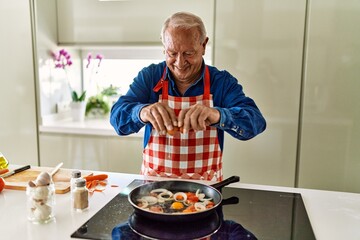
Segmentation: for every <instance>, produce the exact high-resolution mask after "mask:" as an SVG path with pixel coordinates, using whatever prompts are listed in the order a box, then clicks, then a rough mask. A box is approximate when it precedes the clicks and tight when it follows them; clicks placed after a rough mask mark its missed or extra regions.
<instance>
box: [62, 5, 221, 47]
mask: <svg viewBox="0 0 360 240" xmlns="http://www.w3.org/2000/svg"><path fill="white" fill-rule="evenodd" d="M57 9H58V33H59V36H58V42H59V43H60V44H89V43H90V44H91V43H96V44H98V43H104V44H119V43H120V44H128V43H130V44H135V43H136V44H139V43H140V44H144V43H145V44H160V43H161V42H160V31H161V27H162V24H163V22H164V20H165V19H166V18H167V17H168V16H170V15H171V14H173V13H175V12H178V11H190V12H193V13H195V14H198V15H199V16H201V17H202V18H203V20H204V22H205V25H206V28H207V30H208V34H209V36H213V34H212V29H213V12H214V0H205V1H204V0H185V1H184V0H152V1H147V0H136V1H98V0H60V1H59V0H58V1H57Z"/></svg>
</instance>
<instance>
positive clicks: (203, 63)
mask: <svg viewBox="0 0 360 240" xmlns="http://www.w3.org/2000/svg"><path fill="white" fill-rule="evenodd" d="M170 73H171V72H170V69H169V68H168V66H166V73H165V79H169V80H170V81H169V82H170V83H171V86H172V87H174V84H175V81H174V80H173V79H172V77H171V74H170ZM204 78H205V62H204V59H203V61H202V65H201V75H200V77H199V79H197V80H196V81H195V82H194V83H193V84H192V85H191V86H194V85H196V84H197V83H198V82H200V81H201V80H203V79H204Z"/></svg>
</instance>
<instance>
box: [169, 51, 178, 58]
mask: <svg viewBox="0 0 360 240" xmlns="http://www.w3.org/2000/svg"><path fill="white" fill-rule="evenodd" d="M168 55H169V57H172V58H174V57H176V55H177V54H176V53H173V52H168Z"/></svg>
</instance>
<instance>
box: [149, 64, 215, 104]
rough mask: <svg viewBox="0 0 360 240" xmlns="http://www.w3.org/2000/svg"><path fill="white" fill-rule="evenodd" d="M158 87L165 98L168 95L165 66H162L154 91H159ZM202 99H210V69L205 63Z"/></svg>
mask: <svg viewBox="0 0 360 240" xmlns="http://www.w3.org/2000/svg"><path fill="white" fill-rule="evenodd" d="M160 89H163V91H162V95H163V98H165V99H167V97H168V95H169V91H168V89H169V81H168V80H167V78H166V67H165V68H164V72H163V75H162V76H161V78H160V80H159V81H158V83H157V84H156V86H155V87H154V88H153V91H154V92H159V91H160ZM204 99H206V100H209V99H210V71H209V67H208V66H207V65H205V74H204Z"/></svg>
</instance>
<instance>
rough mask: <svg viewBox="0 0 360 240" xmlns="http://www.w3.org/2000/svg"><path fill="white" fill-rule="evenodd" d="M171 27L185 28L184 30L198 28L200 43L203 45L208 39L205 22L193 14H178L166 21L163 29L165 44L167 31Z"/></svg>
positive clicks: (162, 35) (162, 36)
mask: <svg viewBox="0 0 360 240" xmlns="http://www.w3.org/2000/svg"><path fill="white" fill-rule="evenodd" d="M169 27H173V28H183V29H191V28H197V29H198V30H199V33H200V43H203V42H204V41H205V39H206V29H205V26H204V23H203V21H202V20H201V18H200V17H198V16H196V15H195V14H192V13H188V12H177V13H174V14H173V15H171V16H170V17H169V18H168V19H166V20H165V22H164V25H163V27H162V29H161V41H162V42H163V43H164V35H165V31H166V29H168V28H169Z"/></svg>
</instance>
